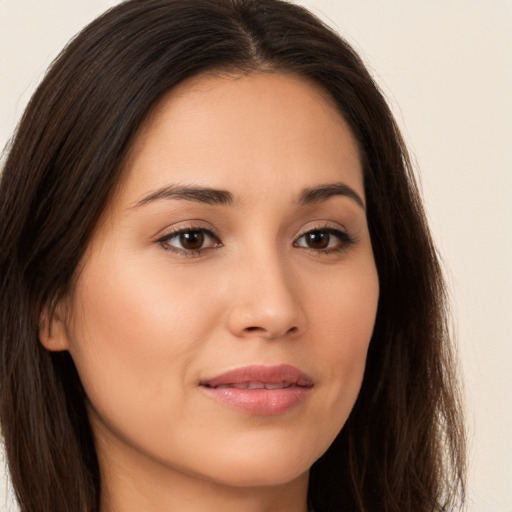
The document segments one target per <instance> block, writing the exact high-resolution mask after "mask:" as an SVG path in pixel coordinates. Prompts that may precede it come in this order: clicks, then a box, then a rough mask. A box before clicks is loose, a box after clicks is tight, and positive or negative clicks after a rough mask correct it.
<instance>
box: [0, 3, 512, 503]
mask: <svg viewBox="0 0 512 512" xmlns="http://www.w3.org/2000/svg"><path fill="white" fill-rule="evenodd" d="M115 3H116V2H115V1H107V0H0V147H3V146H4V145H5V143H6V141H7V139H8V138H9V137H10V135H11V133H12V132H13V130H14V128H15V125H16V123H17V121H18V119H19V117H20V116H21V114H22V111H23V109H24V107H25V104H26V102H27V101H28V99H29V97H30V95H31V93H32V91H33V90H34V87H35V86H36V85H37V83H38V82H39V81H40V79H41V78H42V75H43V73H44V70H45V68H46V67H47V65H48V64H49V63H50V62H51V60H52V59H53V58H54V57H55V56H56V54H57V53H58V51H59V50H60V49H61V48H62V47H63V46H64V44H65V43H66V42H67V40H68V39H69V38H70V37H71V36H72V35H73V34H75V33H76V32H77V31H78V30H79V29H80V28H81V27H82V26H83V25H84V24H85V23H86V22H88V21H89V20H91V19H93V18H94V17H95V16H96V15H98V14H99V13H100V12H102V11H103V10H105V9H106V8H108V7H110V6H112V5H114V4H115ZM299 3H300V4H302V5H305V6H307V7H309V8H310V9H311V10H313V12H315V13H316V14H318V15H319V16H320V17H322V18H323V19H325V20H326V21H327V22H328V23H329V24H330V25H332V26H334V27H336V28H337V29H338V30H339V31H340V32H341V33H342V34H343V35H344V36H345V37H346V38H347V39H348V40H349V41H350V42H352V43H353V44H354V46H355V47H356V49H358V50H359V51H360V52H361V54H362V56H363V58H364V59H365V61H366V63H367V64H368V65H369V67H370V69H371V70H372V72H373V73H374V76H375V77H376V78H377V80H378V82H379V83H380V84H381V86H382V88H383V90H384V91H385V93H386V95H387V97H388V99H389V101H390V102H391V104H392V107H393V110H394V112H395V115H396V116H397V119H398V121H399V123H400V125H401V126H402V129H403V132H404V135H405V138H406V140H407V141H408V143H409V146H410V149H411V151H412V153H413V156H414V159H415V162H416V163H417V167H418V168H419V169H420V171H421V181H422V184H423V190H424V196H425V201H426V205H427V210H428V214H429V217H430V219H431V224H432V228H433V231H434V236H435V238H436V240H437V242H438V246H439V248H440V252H441V255H442V258H443V261H444V264H445V268H446V272H447V277H448V281H449V284H450V289H451V294H452V302H453V316H454V326H455V331H456V334H457V339H458V347H459V352H460V356H461V364H462V367H463V373H464V380H465V395H466V410H467V424H468V431H469V441H470V442H469V448H470V453H469V455H470V479H469V498H470V500H469V507H468V510H469V512H512V469H511V468H512V436H511V434H512V403H511V402H512V401H511V398H510V394H511V391H512V371H511V369H510V366H511V365H512V336H511V335H512V320H511V318H512V307H511V304H512V292H511V290H512V263H511V262H512V258H511V254H512V229H511V227H510V225H511V223H512V206H511V204H512V201H511V199H510V198H509V196H510V192H511V189H512V178H511V174H512V156H511V155H512V151H510V147H511V146H512V93H511V91H512V1H511V0H489V1H484V0H479V1H476V0H431V1H430V2H428V3H427V2H420V1H419V0H359V1H354V0H304V1H301V2H299ZM1 466H2V465H1V464H0V477H1V478H3V480H2V479H1V478H0V510H2V511H8V510H9V511H10V510H13V511H14V510H16V509H15V508H14V507H13V506H12V503H11V502H12V498H11V497H10V493H9V490H8V489H7V481H6V480H5V476H4V475H3V468H2V467H1ZM4 491H5V496H4ZM9 503H11V505H10V504H9Z"/></svg>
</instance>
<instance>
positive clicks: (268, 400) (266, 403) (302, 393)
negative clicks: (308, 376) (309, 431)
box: [202, 386, 311, 416]
mask: <svg viewBox="0 0 512 512" xmlns="http://www.w3.org/2000/svg"><path fill="white" fill-rule="evenodd" d="M202 388H203V390H204V391H205V392H206V393H207V394H208V395H209V396H211V397H213V398H215V399H216V400H218V401H219V402H222V403H224V404H226V405H228V406H230V407H233V408H235V409H239V410H242V411H245V412H247V413H250V414H257V415H259V416H274V415H278V414H283V413H285V412H287V411H290V410H292V409H294V408H295V407H297V406H298V405H300V404H301V403H302V402H303V401H304V400H305V399H306V397H307V395H308V393H309V391H310V390H311V388H310V387H301V386H290V387H288V388H283V389H244V388H210V387H207V386H202Z"/></svg>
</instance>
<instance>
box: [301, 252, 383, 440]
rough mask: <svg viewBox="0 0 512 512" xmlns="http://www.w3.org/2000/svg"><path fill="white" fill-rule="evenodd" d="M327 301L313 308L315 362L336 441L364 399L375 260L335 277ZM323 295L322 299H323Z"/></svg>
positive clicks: (374, 309) (375, 293)
mask: <svg viewBox="0 0 512 512" xmlns="http://www.w3.org/2000/svg"><path fill="white" fill-rule="evenodd" d="M327 282H328V283H329V284H328V285H327V286H326V288H325V289H324V292H323V295H322V299H321V300H317V301H316V302H314V303H312V305H311V311H313V313H312V314H311V318H312V319H314V320H313V322H314V323H313V324H312V325H310V327H311V329H312V331H313V332H315V333H316V334H315V335H314V340H315V343H314V347H315V348H314V349H313V350H314V352H315V357H314V359H315V360H317V361H319V362H321V363H322V364H323V367H322V368H318V370H319V374H320V375H322V376H323V380H324V382H325V386H326V389H327V399H326V403H327V406H326V407H327V409H328V410H327V411H325V412H326V413H327V414H325V416H324V417H327V415H330V417H331V418H332V419H333V422H332V424H331V428H333V431H332V433H331V434H332V435H333V436H335V435H336V434H337V433H338V431H339V430H340V429H341V427H342V426H343V424H344V423H345V421H346V419H347V417H348V415H349V413H350V411H351V409H352V407H353V405H354V403H355V401H356V398H357V395H358V393H359V390H360V387H361V383H362V379H363V375H364V370H365V366H366V356H367V352H368V346H369V343H370V339H371V337H372V333H373V327H374V324H375V316H376V312H377V304H378V298H379V284H378V277H377V272H376V269H375V265H374V263H373V257H372V258H368V260H367V261H366V262H364V260H363V262H362V264H360V263H359V262H358V263H357V265H354V266H351V267H350V268H346V269H341V270H340V272H339V274H335V275H333V276H331V280H330V281H324V283H327ZM319 296H320V295H319V294H317V297H319Z"/></svg>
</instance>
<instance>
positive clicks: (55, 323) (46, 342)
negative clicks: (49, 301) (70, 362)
mask: <svg viewBox="0 0 512 512" xmlns="http://www.w3.org/2000/svg"><path fill="white" fill-rule="evenodd" d="M62 309H63V308H62V306H61V305H58V306H57V307H56V308H54V309H50V308H45V309H44V310H43V311H42V312H41V315H40V316H39V341H40V342H41V344H42V345H43V347H44V348H46V350H50V351H52V352H60V351H63V350H68V348H69V340H68V334H67V329H66V323H65V318H66V315H65V314H63V313H64V312H63V311H62Z"/></svg>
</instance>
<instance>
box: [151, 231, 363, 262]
mask: <svg viewBox="0 0 512 512" xmlns="http://www.w3.org/2000/svg"><path fill="white" fill-rule="evenodd" d="M191 233H200V234H201V235H202V236H206V237H208V238H210V239H211V240H213V243H214V245H213V246H211V247H201V248H199V249H185V248H179V247H174V246H172V245H170V244H169V242H170V241H171V240H173V239H174V238H178V237H180V236H181V235H186V234H191ZM313 233H322V234H327V235H329V240H328V244H330V243H331V239H330V237H331V236H334V237H336V238H337V239H338V241H339V243H338V244H336V246H335V247H326V248H319V249H315V248H312V247H307V246H302V245H299V244H298V242H299V240H301V239H302V238H303V237H305V236H306V235H312V234H313ZM355 242H356V240H355V239H354V238H353V237H352V236H350V235H349V234H348V233H347V232H346V231H343V230H342V229H339V228H334V227H331V226H318V227H314V228H311V229H308V230H307V231H304V232H303V233H301V234H300V235H299V236H298V237H297V238H296V239H295V240H294V242H293V246H294V247H298V248H303V249H309V250H311V251H314V252H317V253H321V254H333V253H340V252H343V251H345V250H347V249H348V248H350V247H351V246H352V245H354V243H355ZM157 243H159V244H160V245H161V246H162V247H163V248H164V249H165V250H167V251H170V252H174V253H177V254H180V255H182V256H186V257H194V256H200V255H201V254H202V253H203V252H204V251H207V250H209V249H216V248H219V247H223V244H222V242H221V241H220V240H219V238H218V237H217V236H216V235H215V234H214V233H213V232H212V231H211V230H210V229H207V228H204V227H196V226H187V227H184V228H178V229H175V230H172V231H171V232H170V233H168V234H166V235H165V236H163V237H161V238H159V239H158V240H157Z"/></svg>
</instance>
